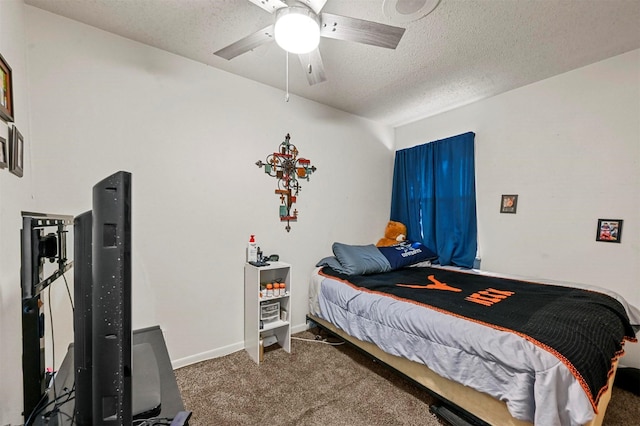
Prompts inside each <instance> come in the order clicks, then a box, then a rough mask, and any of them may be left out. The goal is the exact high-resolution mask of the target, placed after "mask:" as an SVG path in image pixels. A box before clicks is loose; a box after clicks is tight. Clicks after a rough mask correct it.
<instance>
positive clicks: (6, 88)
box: [0, 55, 13, 123]
mask: <svg viewBox="0 0 640 426" xmlns="http://www.w3.org/2000/svg"><path fill="white" fill-rule="evenodd" d="M0 119H2V120H4V121H6V122H7V123H10V122H12V121H13V79H12V77H11V67H10V66H9V64H7V61H5V60H4V58H3V57H2V55H0Z"/></svg>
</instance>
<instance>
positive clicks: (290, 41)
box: [273, 7, 320, 54]
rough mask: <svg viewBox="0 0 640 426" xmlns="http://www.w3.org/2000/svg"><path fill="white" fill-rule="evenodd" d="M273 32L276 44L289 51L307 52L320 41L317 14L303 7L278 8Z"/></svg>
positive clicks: (296, 52) (314, 47)
mask: <svg viewBox="0 0 640 426" xmlns="http://www.w3.org/2000/svg"><path fill="white" fill-rule="evenodd" d="M273 32H274V37H275V39H276V43H278V46H280V47H281V48H283V49H284V50H286V51H287V52H289V53H294V54H303V53H309V52H311V51H313V50H314V49H316V48H317V47H318V44H319V43H320V22H319V19H318V16H317V15H316V14H314V13H313V11H311V10H309V9H306V8H303V7H287V8H282V9H279V10H278V14H277V16H276V24H275V27H274V30H273Z"/></svg>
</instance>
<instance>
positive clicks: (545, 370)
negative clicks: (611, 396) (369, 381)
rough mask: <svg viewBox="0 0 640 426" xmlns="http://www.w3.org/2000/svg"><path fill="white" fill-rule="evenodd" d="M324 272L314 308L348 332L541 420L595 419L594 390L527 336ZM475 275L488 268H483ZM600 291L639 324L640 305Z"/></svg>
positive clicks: (315, 280)
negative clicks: (361, 286) (349, 283)
mask: <svg viewBox="0 0 640 426" xmlns="http://www.w3.org/2000/svg"><path fill="white" fill-rule="evenodd" d="M319 270H320V268H318V269H316V270H315V271H314V273H313V274H312V279H311V283H310V286H309V310H310V313H311V314H313V315H316V316H318V317H319V318H322V319H324V320H326V321H329V322H331V323H332V324H334V325H336V326H337V327H339V328H340V329H342V330H344V331H345V332H347V333H348V334H349V335H351V336H353V337H355V338H357V339H360V340H362V341H366V342H371V343H374V344H376V345H377V346H378V347H380V348H381V349H382V350H384V351H385V352H387V353H390V354H393V355H397V356H401V357H404V358H407V359H410V360H412V361H416V362H419V363H421V364H424V365H426V366H427V367H429V368H430V369H431V370H433V371H434V372H436V373H437V374H439V375H441V376H442V377H445V378H447V379H450V380H454V381H456V382H458V383H462V384H464V385H466V386H469V387H471V388H473V389H476V390H478V391H480V392H484V393H487V394H489V395H491V396H493V397H494V398H497V399H499V400H501V401H504V402H505V403H506V405H507V408H508V409H509V412H510V413H511V415H512V416H513V417H515V418H517V419H521V420H525V421H530V422H533V423H535V424H540V425H582V424H585V423H587V422H589V421H590V420H591V419H592V418H593V417H594V415H595V414H594V412H593V408H592V406H591V403H590V402H589V399H588V397H587V395H586V394H585V392H584V390H583V389H582V387H581V386H580V384H579V383H578V381H577V380H576V379H575V378H574V376H573V375H572V374H571V372H570V371H569V369H568V368H567V367H566V366H565V365H564V364H563V363H562V362H561V361H560V360H558V359H557V358H556V357H555V356H554V355H552V354H551V353H549V352H547V351H545V350H543V349H541V348H539V347H537V346H536V345H534V344H533V343H531V342H529V341H527V340H526V339H523V338H521V337H519V336H518V335H516V334H514V333H510V332H505V331H499V330H495V329H493V328H491V327H487V326H483V325H481V324H478V323H474V322H471V321H467V320H463V319H460V318H457V317H454V316H451V315H447V314H444V313H441V312H437V311H435V310H431V309H425V308H423V307H420V306H417V305H415V304H412V303H408V302H402V301H399V300H395V299H392V298H389V297H383V296H378V295H375V294H371V293H365V292H361V291H358V290H356V289H354V288H352V287H351V286H347V285H344V284H342V283H340V282H337V281H335V280H332V279H329V278H326V277H324V276H321V275H319V274H318V271H319ZM465 272H466V271H465ZM469 273H481V274H483V272H480V271H477V270H474V271H469ZM484 274H486V275H493V276H503V277H506V276H504V275H497V274H490V273H484ZM507 278H514V277H513V276H509V277H507ZM515 278H519V279H523V278H522V277H515ZM530 281H531V280H530ZM536 281H538V282H544V283H548V284H555V285H567V286H573V287H582V288H589V289H595V287H593V286H582V285H575V284H569V283H561V282H554V281H550V280H544V281H543V280H536ZM597 290H598V291H601V292H605V293H607V294H610V295H611V296H613V297H615V298H616V299H618V300H619V301H620V302H621V303H622V304H623V306H624V307H625V309H626V310H627V313H628V315H629V318H630V319H631V322H632V324H640V311H639V310H638V309H636V308H635V307H633V306H630V305H628V304H627V302H626V301H625V300H624V299H623V298H622V297H621V296H619V295H617V294H616V293H613V292H610V291H607V290H604V289H600V288H598V289H597Z"/></svg>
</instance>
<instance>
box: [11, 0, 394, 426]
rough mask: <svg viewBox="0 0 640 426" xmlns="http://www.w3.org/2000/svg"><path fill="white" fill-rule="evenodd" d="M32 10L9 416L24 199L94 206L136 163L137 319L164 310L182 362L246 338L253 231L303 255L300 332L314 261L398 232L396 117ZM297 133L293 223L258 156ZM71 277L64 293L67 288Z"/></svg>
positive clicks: (44, 204)
mask: <svg viewBox="0 0 640 426" xmlns="http://www.w3.org/2000/svg"><path fill="white" fill-rule="evenodd" d="M14 3H15V5H13V7H14V8H15V11H14V10H13V9H12V11H11V12H12V13H15V15H16V16H20V17H21V16H22V13H23V12H22V5H21V3H20V2H14ZM0 5H1V6H0V7H2V8H3V10H1V11H2V12H3V13H2V17H3V20H4V19H5V18H4V17H5V13H4V9H6V8H7V7H8V6H6V5H5V2H4V0H3V1H1V2H0ZM24 17H25V18H24V19H25V22H26V24H25V25H26V37H27V40H26V44H24V43H23V44H22V45H21V46H22V49H20V48H16V52H15V54H16V55H23V56H24V55H26V58H27V59H26V66H27V68H28V73H29V80H28V85H27V84H26V83H24V84H22V83H21V84H20V87H21V90H20V93H21V96H22V97H26V96H25V92H26V87H27V86H28V90H29V99H30V115H31V120H30V121H31V128H30V132H28V133H25V140H26V143H27V157H28V158H25V162H26V165H27V168H26V169H25V178H24V179H23V180H22V181H20V180H19V179H12V178H11V176H9V175H8V173H6V172H3V173H1V174H0V182H1V184H2V187H1V188H2V210H1V212H2V222H1V225H2V228H1V229H2V235H3V238H2V242H1V246H0V247H1V251H0V253H1V254H2V259H0V262H2V271H3V273H2V274H0V280H2V281H0V282H1V283H2V286H1V287H0V302H1V303H2V312H1V313H0V315H1V317H0V324H2V326H1V327H2V328H0V330H1V331H2V336H1V337H2V338H1V339H0V342H2V343H1V344H2V350H1V351H0V353H1V354H2V357H3V359H2V361H3V362H2V363H0V377H2V378H3V383H15V386H13V387H8V386H3V387H2V388H3V389H2V390H1V391H0V392H2V394H1V395H2V398H1V399H0V413H6V414H3V416H0V423H2V424H4V423H7V422H13V423H18V422H20V420H21V418H20V411H21V407H22V394H21V391H20V388H21V366H20V353H21V330H20V326H19V321H20V315H19V305H20V297H19V244H18V243H19V240H18V231H19V228H20V215H19V212H20V210H35V211H42V212H49V213H58V214H73V215H75V214H78V213H81V212H83V211H86V210H88V209H90V208H91V188H92V186H93V185H94V184H95V183H96V182H98V181H99V180H100V179H102V178H104V177H106V176H107V175H109V174H111V173H113V172H115V171H117V170H127V171H130V172H132V174H133V254H132V256H133V281H134V283H133V299H134V302H133V322H134V328H141V327H145V326H150V325H154V324H159V325H160V326H161V327H162V329H163V331H164V333H165V339H166V341H167V346H168V350H169V354H170V356H171V359H172V360H173V362H174V365H178V366H179V365H184V364H186V363H190V362H195V361H198V360H202V359H206V358H209V357H213V356H219V355H223V354H226V353H229V352H232V351H236V350H240V349H241V348H242V347H243V291H244V290H243V266H244V261H245V247H246V243H247V241H248V238H249V235H250V234H256V236H257V240H258V243H259V245H260V247H262V249H263V250H264V251H265V252H266V253H268V254H271V253H278V254H280V256H281V259H282V260H284V261H287V262H289V263H291V264H292V265H293V271H292V283H293V292H292V299H293V312H292V313H293V319H292V322H293V325H294V329H295V330H301V329H303V328H304V327H305V314H306V312H307V286H308V277H309V274H310V272H311V270H312V269H313V267H314V264H315V263H316V262H317V261H318V260H319V259H320V258H322V257H324V256H327V255H329V254H330V253H331V243H332V242H333V241H336V240H338V241H346V242H350V243H361V244H365V243H373V242H375V241H377V240H378V239H379V238H380V236H381V235H382V233H383V232H384V227H385V225H386V222H387V221H388V218H389V216H388V214H389V202H390V192H391V172H392V166H393V155H392V144H393V130H392V129H391V128H389V127H386V126H381V125H378V124H376V123H374V122H371V121H368V120H364V119H361V118H358V117H356V116H353V115H349V114H346V113H343V112H340V111H337V110H334V109H331V108H328V107H325V106H323V105H320V104H317V103H314V102H310V101H307V100H303V99H300V98H297V97H295V96H292V97H291V100H290V102H289V103H285V102H284V93H282V92H281V91H279V90H275V89H273V88H270V87H267V86H264V85H260V84H258V83H255V82H252V81H249V80H246V79H243V78H239V77H236V76H233V75H231V74H228V73H225V72H222V71H219V70H216V69H214V68H211V67H207V66H205V65H202V64H200V63H196V62H193V61H190V60H187V59H184V58H181V57H178V56H175V55H172V54H169V53H167V52H163V51H160V50H157V49H153V48H150V47H148V46H145V45H142V44H139V43H135V42H132V41H130V40H127V39H124V38H121V37H117V36H114V35H111V34H109V33H105V32H103V31H100V30H97V29H95V28H92V27H88V26H85V25H82V24H79V23H77V22H74V21H71V20H68V19H65V18H61V17H58V16H56V15H53V14H49V13H47V12H44V11H41V10H39V9H36V8H33V7H30V6H24ZM2 23H3V24H4V21H3V22H2ZM2 28H3V31H4V28H5V27H4V25H3V26H2ZM20 32H21V31H17V32H16V33H20ZM16 37H17V36H16ZM1 40H2V43H3V44H2V45H0V46H2V48H3V54H5V53H7V51H6V49H5V45H4V43H5V40H4V37H3V38H2V39H1ZM25 46H26V47H25ZM7 56H8V57H7ZM12 56H13V55H5V57H7V59H8V60H10V61H12V62H14V61H16V59H14V58H13V57H12ZM18 63H20V62H18ZM22 65H23V66H18V67H14V73H15V71H16V68H17V69H18V72H20V71H24V62H22ZM20 74H22V78H23V79H24V72H20ZM283 75H284V70H283ZM18 101H20V102H19V105H20V106H21V107H22V108H25V106H26V105H25V104H26V102H24V101H23V99H16V103H17V104H18ZM286 133H290V134H291V137H292V139H291V142H292V143H294V144H296V145H297V147H298V149H299V150H300V154H301V156H303V157H305V158H309V159H311V160H312V163H313V164H314V165H315V166H316V167H317V168H318V170H317V172H316V173H315V174H314V175H312V177H311V180H310V181H309V182H303V188H302V191H301V192H300V194H299V198H298V203H297V204H296V206H297V209H298V211H299V222H297V223H293V224H292V230H291V232H290V233H287V232H286V231H285V229H284V224H282V223H280V221H279V217H278V208H279V200H278V198H277V196H276V195H275V194H274V190H275V188H276V180H275V179H274V178H270V177H268V176H266V175H265V174H264V172H263V170H262V169H259V168H258V167H257V166H256V165H255V162H256V161H258V160H263V161H264V159H265V157H266V155H267V154H268V153H270V152H273V151H274V150H276V149H277V147H278V145H279V144H280V143H281V142H282V141H283V140H284V136H285V134H286ZM8 181H10V183H6V182H8ZM19 181H20V182H19ZM18 182H19V183H20V184H22V185H21V186H18V185H19V184H18ZM29 191H31V193H32V194H33V200H31V199H30V198H31V195H29V194H30V192H29ZM23 192H26V194H23ZM5 193H8V195H10V196H9V197H6V196H5ZM5 199H6V202H5ZM9 216H10V217H9ZM5 235H8V236H9V237H10V238H5ZM5 271H7V272H8V274H5ZM68 275H69V277H70V281H72V278H73V277H72V275H73V274H68ZM56 284H57V285H55V286H52V287H56V288H55V289H54V290H52V293H53V292H54V291H56V292H57V291H59V290H58V289H60V290H61V291H63V292H65V293H66V290H64V285H63V284H62V285H60V284H58V283H56ZM52 305H53V309H54V316H55V317H56V319H57V318H60V317H62V318H66V317H68V316H69V313H68V312H69V309H70V308H69V302H68V300H66V298H64V297H62V294H61V295H60V297H57V295H56V294H54V297H53V298H52ZM65 312H66V313H65ZM10 322H11V323H12V325H11V326H9V323H10ZM56 322H66V323H67V324H68V328H67V329H66V330H62V331H60V332H57V333H56V353H58V352H59V353H60V355H59V356H58V357H57V360H56V363H57V364H59V363H60V361H61V358H62V354H64V351H65V350H66V346H67V343H68V342H69V341H71V340H72V335H71V330H70V321H56ZM60 327H62V325H61V326H60ZM5 396H6V398H5Z"/></svg>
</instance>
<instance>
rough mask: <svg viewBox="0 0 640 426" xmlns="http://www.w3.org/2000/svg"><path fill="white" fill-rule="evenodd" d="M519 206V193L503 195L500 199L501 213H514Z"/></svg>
mask: <svg viewBox="0 0 640 426" xmlns="http://www.w3.org/2000/svg"><path fill="white" fill-rule="evenodd" d="M517 207H518V196H517V195H513V194H511V195H504V194H503V195H502V200H500V213H514V214H515V212H516V209H517Z"/></svg>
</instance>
